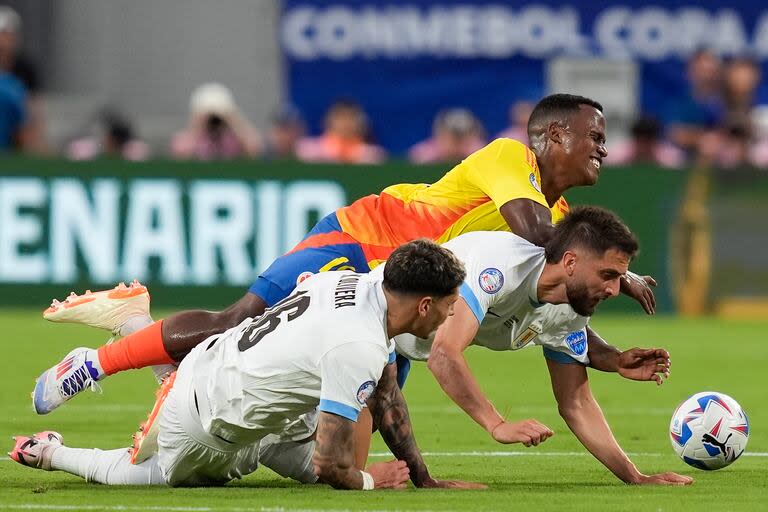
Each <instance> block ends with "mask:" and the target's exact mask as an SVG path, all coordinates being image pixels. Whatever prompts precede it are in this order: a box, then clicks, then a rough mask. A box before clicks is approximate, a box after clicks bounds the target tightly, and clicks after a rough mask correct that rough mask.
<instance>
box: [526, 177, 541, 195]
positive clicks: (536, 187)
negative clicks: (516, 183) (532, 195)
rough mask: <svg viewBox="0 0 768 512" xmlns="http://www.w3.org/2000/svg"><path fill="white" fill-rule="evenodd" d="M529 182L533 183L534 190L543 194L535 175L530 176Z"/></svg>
mask: <svg viewBox="0 0 768 512" xmlns="http://www.w3.org/2000/svg"><path fill="white" fill-rule="evenodd" d="M528 180H529V181H530V182H531V185H532V186H533V188H535V189H536V191H537V192H539V193H541V187H540V186H539V182H538V180H536V175H535V174H533V173H531V174H529V175H528Z"/></svg>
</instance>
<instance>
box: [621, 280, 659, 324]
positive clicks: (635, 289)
mask: <svg viewBox="0 0 768 512" xmlns="http://www.w3.org/2000/svg"><path fill="white" fill-rule="evenodd" d="M651 286H656V280H655V279H654V278H652V277H651V276H639V275H637V274H634V273H632V272H627V273H626V275H624V277H622V278H621V292H622V293H623V294H624V295H626V296H628V297H632V298H633V299H635V300H636V301H637V302H639V303H640V305H641V306H642V307H643V309H644V310H645V312H646V313H648V314H649V315H653V314H654V313H656V297H655V296H654V295H653V289H652V288H651Z"/></svg>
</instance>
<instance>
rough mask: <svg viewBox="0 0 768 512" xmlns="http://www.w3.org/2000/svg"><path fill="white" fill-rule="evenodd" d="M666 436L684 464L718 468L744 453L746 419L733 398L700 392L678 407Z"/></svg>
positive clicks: (747, 432)
mask: <svg viewBox="0 0 768 512" xmlns="http://www.w3.org/2000/svg"><path fill="white" fill-rule="evenodd" d="M669 437H670V439H671V440H672V447H673V448H674V449H675V452H676V453H677V454H678V455H679V456H680V458H681V459H683V461H684V462H685V463H686V464H689V465H691V466H693V467H695V468H698V469H705V470H711V469H720V468H724V467H725V466H727V465H729V464H731V463H732V462H733V461H735V460H736V459H738V458H739V457H740V456H741V454H742V453H744V448H746V446H747V439H749V420H748V419H747V415H746V414H745V413H744V411H743V410H742V409H741V406H740V405H739V404H738V403H737V402H736V400H734V399H733V398H731V397H729V396H728V395H724V394H723V393H717V392H715V391H704V392H701V393H696V394H695V395H693V396H691V397H690V398H688V399H687V400H685V401H684V402H683V403H682V404H680V405H679V406H678V408H677V410H675V413H674V414H673V415H672V422H671V423H670V424H669Z"/></svg>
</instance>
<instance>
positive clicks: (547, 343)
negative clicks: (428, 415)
mask: <svg viewBox="0 0 768 512" xmlns="http://www.w3.org/2000/svg"><path fill="white" fill-rule="evenodd" d="M443 247H446V248H448V249H450V250H451V251H452V252H453V253H454V254H455V255H456V256H457V257H458V258H459V259H460V260H461V261H463V262H464V265H465V266H466V270H467V278H466V280H465V281H464V284H462V286H461V289H460V293H461V297H462V298H463V299H464V300H465V301H466V303H467V305H469V308H470V309H471V310H472V312H473V313H474V315H475V317H476V318H477V321H478V322H479V323H480V327H479V330H478V332H477V335H476V336H475V339H474V340H473V342H472V344H473V345H482V346H484V347H488V348H490V349H492V350H518V349H521V348H523V347H526V346H532V345H534V344H535V345H541V346H543V347H544V351H545V354H546V355H547V357H549V358H551V359H555V360H557V361H561V362H572V361H573V360H574V359H575V360H576V361H578V362H580V363H584V364H587V363H588V362H589V358H588V356H587V335H586V326H587V323H588V321H589V318H587V317H583V316H580V315H578V314H576V312H574V311H573V309H572V308H571V306H570V305H569V304H540V303H539V302H538V296H537V293H536V286H537V284H538V281H539V277H540V276H541V273H542V271H543V269H544V264H545V257H544V249H543V248H541V247H538V246H536V245H533V244H532V243H530V242H528V241H527V240H525V239H523V238H521V237H519V236H517V235H514V234H512V233H508V232H503V231H493V232H490V231H476V232H472V233H465V234H463V235H460V236H458V237H456V238H454V239H452V240H449V241H448V242H446V243H445V244H443ZM374 272H376V270H374ZM395 343H396V345H397V351H398V352H399V353H400V354H402V355H404V356H406V357H408V358H409V359H417V360H426V359H428V358H429V350H430V347H431V346H432V338H430V339H427V340H425V339H421V338H417V337H416V336H413V335H411V334H404V335H400V336H397V337H396V338H395Z"/></svg>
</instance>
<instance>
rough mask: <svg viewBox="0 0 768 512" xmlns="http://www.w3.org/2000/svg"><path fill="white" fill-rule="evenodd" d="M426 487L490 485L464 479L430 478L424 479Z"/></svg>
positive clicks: (446, 487)
mask: <svg viewBox="0 0 768 512" xmlns="http://www.w3.org/2000/svg"><path fill="white" fill-rule="evenodd" d="M422 488H425V489H429V488H432V489H487V488H488V486H487V485H485V484H481V483H477V482H464V481H463V480H435V479H434V478H430V479H429V480H425V481H424V485H422Z"/></svg>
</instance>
